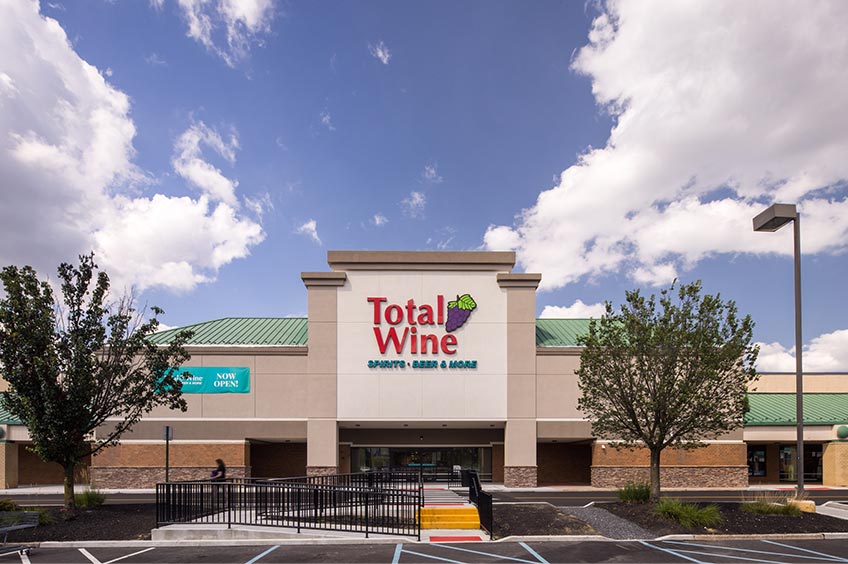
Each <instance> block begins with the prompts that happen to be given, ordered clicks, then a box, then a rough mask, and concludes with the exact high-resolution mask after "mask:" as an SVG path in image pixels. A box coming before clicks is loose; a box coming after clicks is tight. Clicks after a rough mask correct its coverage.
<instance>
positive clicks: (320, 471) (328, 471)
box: [306, 466, 339, 476]
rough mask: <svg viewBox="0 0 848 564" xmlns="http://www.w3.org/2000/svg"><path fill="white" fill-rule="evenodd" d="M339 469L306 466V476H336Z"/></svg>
mask: <svg viewBox="0 0 848 564" xmlns="http://www.w3.org/2000/svg"><path fill="white" fill-rule="evenodd" d="M338 472H339V469H338V468H336V467H335V466H307V467H306V475H307V476H332V475H333V474H338Z"/></svg>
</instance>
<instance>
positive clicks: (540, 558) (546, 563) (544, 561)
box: [518, 542, 550, 564]
mask: <svg viewBox="0 0 848 564" xmlns="http://www.w3.org/2000/svg"><path fill="white" fill-rule="evenodd" d="M518 544H520V545H521V546H523V547H524V548H525V549H526V550H527V552H529V553H530V554H532V555H533V556H534V557H535V558H537V559H538V560H539V562H541V564H550V563H549V562H548V561H547V560H545V559H544V558H542V557H541V556H540V555H539V553H538V552H536V551H535V550H533V549H532V548H530V547H529V546H527V543H524V542H519V543H518Z"/></svg>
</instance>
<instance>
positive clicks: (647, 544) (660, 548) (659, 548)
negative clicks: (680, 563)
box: [639, 541, 708, 564]
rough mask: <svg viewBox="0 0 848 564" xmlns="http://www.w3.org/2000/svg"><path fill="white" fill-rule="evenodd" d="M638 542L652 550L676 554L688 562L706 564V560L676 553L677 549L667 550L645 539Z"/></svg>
mask: <svg viewBox="0 0 848 564" xmlns="http://www.w3.org/2000/svg"><path fill="white" fill-rule="evenodd" d="M639 542H640V543H641V544H643V545H645V546H647V547H648V548H653V549H654V550H659V551H661V552H666V553H668V554H671V555H672V556H677V557H678V558H683V559H685V560H689V561H690V562H696V563H697V564H708V563H707V562H702V561H700V560H698V559H697V558H690V557H689V556H686V555H685V554H678V553H677V551H674V550H669V549H667V548H663V547H661V546H654V545H652V544H651V543H649V542H645V541H639Z"/></svg>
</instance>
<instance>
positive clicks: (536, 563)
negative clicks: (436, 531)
mask: <svg viewBox="0 0 848 564" xmlns="http://www.w3.org/2000/svg"><path fill="white" fill-rule="evenodd" d="M522 544H523V543H522ZM438 546H440V547H442V548H449V549H451V550H458V551H460V552H469V553H471V554H480V555H482V556H496V557H498V558H500V559H501V560H512V561H513V562H522V563H523V564H539V561H538V560H524V559H523V558H513V557H512V556H503V555H501V554H493V553H491V552H483V551H481V550H471V549H470V548H460V547H458V546H451V545H449V544H440V545H438ZM525 548H529V547H525ZM531 552H532V551H531ZM542 562H544V560H543V561H542ZM545 564H547V563H545Z"/></svg>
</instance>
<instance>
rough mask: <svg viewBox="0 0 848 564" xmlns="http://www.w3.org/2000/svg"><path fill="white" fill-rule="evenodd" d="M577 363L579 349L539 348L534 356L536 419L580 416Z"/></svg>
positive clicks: (574, 417) (580, 417)
mask: <svg viewBox="0 0 848 564" xmlns="http://www.w3.org/2000/svg"><path fill="white" fill-rule="evenodd" d="M579 366H580V349H579V348H577V347H563V348H561V349H557V350H556V351H550V350H545V349H540V350H539V353H538V354H537V355H536V416H537V417H538V418H539V419H578V420H580V419H583V414H582V413H580V411H579V410H578V409H577V398H579V397H580V390H579V389H578V387H577V376H576V375H575V374H574V371H575V370H576V369H577V368H578V367H579Z"/></svg>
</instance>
